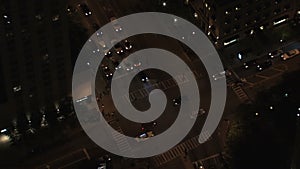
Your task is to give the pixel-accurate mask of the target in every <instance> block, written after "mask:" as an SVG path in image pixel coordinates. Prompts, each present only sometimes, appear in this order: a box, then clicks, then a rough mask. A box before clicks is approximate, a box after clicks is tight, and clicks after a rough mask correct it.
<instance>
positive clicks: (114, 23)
mask: <svg viewBox="0 0 300 169" xmlns="http://www.w3.org/2000/svg"><path fill="white" fill-rule="evenodd" d="M110 22H111V23H112V25H113V27H114V29H115V31H116V32H120V31H122V27H121V26H120V25H119V23H118V20H117V18H116V17H111V18H110Z"/></svg>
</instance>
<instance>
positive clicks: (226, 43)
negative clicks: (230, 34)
mask: <svg viewBox="0 0 300 169" xmlns="http://www.w3.org/2000/svg"><path fill="white" fill-rule="evenodd" d="M236 41H237V39H233V40H231V41H229V42H224V46H227V45H229V44H232V43H234V42H236Z"/></svg>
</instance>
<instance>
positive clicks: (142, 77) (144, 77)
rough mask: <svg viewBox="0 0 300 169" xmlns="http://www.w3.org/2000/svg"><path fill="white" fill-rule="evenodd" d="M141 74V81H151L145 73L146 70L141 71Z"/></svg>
mask: <svg viewBox="0 0 300 169" xmlns="http://www.w3.org/2000/svg"><path fill="white" fill-rule="evenodd" d="M139 74H140V77H141V81H142V82H144V83H146V82H148V81H149V77H148V76H147V75H146V74H145V73H144V72H141V73H139Z"/></svg>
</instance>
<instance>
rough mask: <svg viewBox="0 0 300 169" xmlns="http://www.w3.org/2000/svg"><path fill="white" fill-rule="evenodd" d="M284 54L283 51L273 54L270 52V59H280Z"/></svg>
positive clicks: (276, 51)
mask: <svg viewBox="0 0 300 169" xmlns="http://www.w3.org/2000/svg"><path fill="white" fill-rule="evenodd" d="M282 54H283V51H282V50H275V51H273V52H270V53H269V54H268V56H269V57H270V59H274V58H277V57H280V56H281V55H282Z"/></svg>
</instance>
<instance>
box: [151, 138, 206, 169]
mask: <svg viewBox="0 0 300 169" xmlns="http://www.w3.org/2000/svg"><path fill="white" fill-rule="evenodd" d="M205 134H207V133H204V135H205ZM207 137H208V135H207ZM199 145H200V143H199V142H198V136H196V137H192V138H191V139H188V140H186V141H184V142H183V143H180V144H178V145H177V146H175V147H173V148H172V149H170V150H169V151H167V152H165V153H162V154H159V155H157V156H154V157H152V160H153V162H154V164H155V166H156V167H159V166H161V165H163V164H165V163H167V162H169V161H172V160H174V159H176V158H178V157H180V156H181V155H184V154H186V153H187V152H188V151H190V150H193V149H195V148H197V147H198V146H199Z"/></svg>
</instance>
